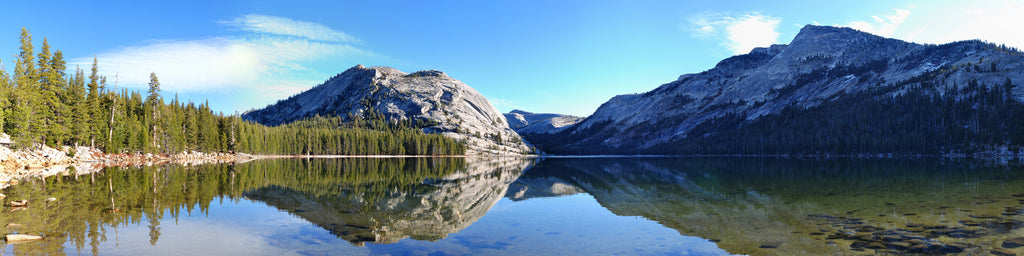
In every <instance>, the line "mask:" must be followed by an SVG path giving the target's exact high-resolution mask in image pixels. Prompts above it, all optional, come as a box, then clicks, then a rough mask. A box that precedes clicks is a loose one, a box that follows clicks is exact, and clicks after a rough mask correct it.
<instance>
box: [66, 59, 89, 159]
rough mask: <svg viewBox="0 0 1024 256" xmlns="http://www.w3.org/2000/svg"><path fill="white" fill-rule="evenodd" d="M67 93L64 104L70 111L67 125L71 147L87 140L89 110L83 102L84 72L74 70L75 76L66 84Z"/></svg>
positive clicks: (79, 69)
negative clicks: (65, 103)
mask: <svg viewBox="0 0 1024 256" xmlns="http://www.w3.org/2000/svg"><path fill="white" fill-rule="evenodd" d="M67 92H68V93H67V99H66V100H65V102H67V104H68V106H69V108H70V109H71V111H70V112H71V118H70V125H69V127H70V129H69V130H70V132H71V136H70V138H69V139H70V141H71V143H72V144H73V145H75V146H78V145H79V144H80V143H83V142H86V140H87V139H88V138H89V136H88V134H87V133H88V129H89V125H88V122H87V121H88V120H89V109H88V106H87V105H86V101H85V100H86V99H85V72H84V71H82V69H81V68H76V70H75V76H74V77H73V78H72V79H71V81H70V82H68V90H67Z"/></svg>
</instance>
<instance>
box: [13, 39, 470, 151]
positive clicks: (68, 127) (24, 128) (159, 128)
mask: <svg viewBox="0 0 1024 256" xmlns="http://www.w3.org/2000/svg"><path fill="white" fill-rule="evenodd" d="M0 63H2V62H0ZM114 80H115V81H114V84H113V85H111V84H110V81H109V79H108V77H104V76H100V75H99V67H98V64H97V61H96V59H95V58H94V59H93V65H92V68H91V70H90V71H89V75H88V76H87V75H86V74H85V71H83V70H82V69H81V68H78V67H76V68H75V69H74V70H73V71H72V70H70V69H69V68H68V67H67V63H66V62H65V60H64V55H63V53H62V52H61V51H60V50H54V51H51V49H50V45H49V43H48V41H47V40H46V39H44V40H43V44H42V46H41V48H40V49H39V52H38V53H36V52H35V50H34V47H33V45H32V36H31V34H29V31H28V30H27V29H22V32H21V47H20V51H19V54H18V55H17V56H16V60H15V63H14V69H13V72H11V73H8V72H7V71H6V69H4V68H3V67H2V66H0V122H2V125H0V126H2V128H3V132H4V133H7V134H9V135H10V136H11V137H12V140H13V142H14V144H13V145H14V147H29V146H31V145H43V144H45V145H47V146H51V147H59V146H66V145H85V146H93V147H97V148H100V149H103V150H104V151H105V152H107V153H175V152H181V151H185V150H196V151H206V152H215V151H219V152H243V153H256V154H344V155H376V154H394V155H461V154H464V152H465V143H464V142H462V141H458V140H455V139H452V138H447V137H443V136H441V135H435V134H424V133H423V132H422V131H420V130H419V129H417V128H418V127H415V125H416V124H413V123H408V122H394V121H387V120H384V118H382V117H381V116H380V115H378V114H377V113H375V112H368V113H364V114H363V116H356V117H352V118H351V119H347V120H352V121H347V122H342V121H341V119H340V118H337V117H335V118H324V117H319V116H317V117H311V118H308V119H303V120H299V121H296V122H293V123H289V124H284V125H278V126H273V127H271V126H264V125H261V124H258V123H253V122H249V121H244V120H242V119H241V118H239V117H238V116H237V115H225V114H223V113H215V112H214V111H213V110H211V109H210V104H209V102H205V103H200V104H196V103H193V102H182V101H180V100H179V99H178V97H177V96H174V98H172V99H171V100H170V101H169V102H166V101H165V99H164V98H163V95H161V90H160V81H159V78H158V77H157V75H156V74H155V73H151V74H150V82H149V90H148V91H147V93H146V95H143V94H142V93H141V92H139V91H136V90H129V89H126V88H117V82H116V77H115V78H114Z"/></svg>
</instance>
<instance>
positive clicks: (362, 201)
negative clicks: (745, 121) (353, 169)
mask: <svg viewBox="0 0 1024 256" xmlns="http://www.w3.org/2000/svg"><path fill="white" fill-rule="evenodd" d="M471 163H472V164H469V165H466V166H465V168H464V169H460V170H459V171H458V172H445V173H443V174H444V175H435V176H433V177H425V178H429V180H427V181H424V180H423V179H424V177H416V178H415V179H410V180H408V181H406V182H398V183H382V182H361V183H344V184H341V185H340V186H339V187H338V189H337V190H335V191H333V193H330V194H319V195H317V194H312V193H308V192H304V191H300V190H295V189H291V188H286V187H281V186H269V187H263V188H259V189H256V190H253V191H250V192H247V193H245V196H246V197H248V198H250V199H254V200H257V201H262V202H266V203H267V204H268V205H271V206H274V207H277V208H279V209H283V210H287V211H288V212H290V213H292V214H294V215H295V216H299V217H301V218H303V219H305V220H308V221H310V222H312V223H313V224H315V225H317V226H319V227H321V228H323V229H326V230H328V231H330V232H331V233H332V234H334V235H336V236H338V237H339V238H341V239H345V240H347V241H349V242H351V243H353V244H355V245H357V246H363V245H364V243H365V242H370V243H379V244H390V243H395V242H398V241H399V240H402V239H405V238H409V237H411V238H413V239H416V240H426V241H437V240H439V239H442V238H445V237H447V236H448V234H450V233H455V232H458V231H460V230H462V229H464V228H466V227H467V226H469V225H470V224H472V223H473V222H475V221H476V220H477V219H480V217H483V216H484V214H485V213H487V211H488V210H490V209H491V207H492V206H494V204H495V203H497V202H498V200H499V199H501V197H502V196H504V195H505V190H506V189H507V188H508V185H509V184H510V183H512V181H514V180H515V179H516V178H517V177H518V176H519V174H520V173H521V171H522V170H523V169H524V168H525V167H526V165H527V164H529V161H526V160H523V159H500V158H495V159H473V160H472V161H471ZM383 180H391V179H383ZM383 180H382V181H383Z"/></svg>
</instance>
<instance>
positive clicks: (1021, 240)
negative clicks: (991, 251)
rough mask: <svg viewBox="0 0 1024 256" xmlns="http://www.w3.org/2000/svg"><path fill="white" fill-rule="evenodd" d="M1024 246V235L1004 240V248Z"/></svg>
mask: <svg viewBox="0 0 1024 256" xmlns="http://www.w3.org/2000/svg"><path fill="white" fill-rule="evenodd" d="M1021 246H1024V236H1018V237H1012V238H1009V239H1006V240H1004V241H1003V248H1017V247H1021Z"/></svg>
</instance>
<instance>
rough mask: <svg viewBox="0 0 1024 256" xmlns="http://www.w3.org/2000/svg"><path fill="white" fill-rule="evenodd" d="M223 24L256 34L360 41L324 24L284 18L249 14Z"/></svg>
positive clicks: (336, 40)
mask: <svg viewBox="0 0 1024 256" xmlns="http://www.w3.org/2000/svg"><path fill="white" fill-rule="evenodd" d="M221 23H222V24H226V25H230V26H234V27H238V28H239V29H241V30H244V31H250V32H255V33H264V34H275V35H286V36H294V37H301V38H308V39H312V40H318V41H328V42H358V41H359V40H357V39H356V38H355V37H352V36H350V35H348V34H345V33H344V32H341V31H337V30H334V29H331V28H329V27H327V26H324V25H322V24H318V23H312V22H305V21H297V20H292V19H289V18H283V17H274V16H266V15H258V14H249V15H245V16H241V17H237V18H234V19H232V20H229V21H222V22H221Z"/></svg>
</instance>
